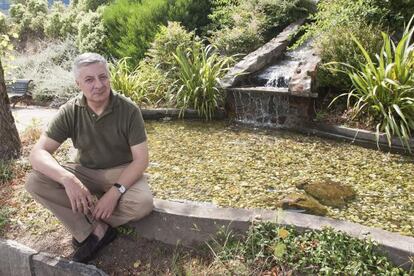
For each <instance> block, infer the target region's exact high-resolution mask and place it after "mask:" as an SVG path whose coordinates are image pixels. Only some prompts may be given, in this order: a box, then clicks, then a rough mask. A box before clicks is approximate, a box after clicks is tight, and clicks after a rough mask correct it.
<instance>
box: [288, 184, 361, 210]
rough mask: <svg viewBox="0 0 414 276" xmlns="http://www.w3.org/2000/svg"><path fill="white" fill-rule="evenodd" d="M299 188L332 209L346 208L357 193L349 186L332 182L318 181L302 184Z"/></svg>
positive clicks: (298, 185)
mask: <svg viewBox="0 0 414 276" xmlns="http://www.w3.org/2000/svg"><path fill="white" fill-rule="evenodd" d="M296 187H297V188H299V189H303V190H305V192H306V193H307V194H309V195H311V196H313V197H314V198H316V199H317V200H318V201H319V202H320V203H322V204H324V205H327V206H332V207H338V208H340V207H344V206H345V204H346V202H347V201H348V200H351V199H353V198H355V195H356V194H355V191H354V190H353V189H352V188H351V187H350V186H347V185H342V184H340V183H338V182H335V181H332V180H325V181H318V182H312V183H307V182H305V183H300V184H297V185H296Z"/></svg>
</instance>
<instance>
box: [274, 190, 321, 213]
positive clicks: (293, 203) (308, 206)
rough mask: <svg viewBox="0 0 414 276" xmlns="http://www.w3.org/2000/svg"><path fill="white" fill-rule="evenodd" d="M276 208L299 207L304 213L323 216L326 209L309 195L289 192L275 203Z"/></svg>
mask: <svg viewBox="0 0 414 276" xmlns="http://www.w3.org/2000/svg"><path fill="white" fill-rule="evenodd" d="M277 207H278V208H282V209H300V210H304V211H305V213H306V214H312V215H318V216H324V215H326V213H327V212H328V210H327V209H326V208H325V206H323V205H322V204H320V203H319V202H318V201H317V200H316V199H314V198H313V197H311V196H309V195H305V194H299V193H291V194H289V195H287V196H286V197H285V198H284V199H282V200H281V201H279V202H278V203H277Z"/></svg>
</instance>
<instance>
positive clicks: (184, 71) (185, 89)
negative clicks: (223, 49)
mask: <svg viewBox="0 0 414 276" xmlns="http://www.w3.org/2000/svg"><path fill="white" fill-rule="evenodd" d="M174 57H175V58H176V60H177V63H178V80H177V82H176V86H177V89H176V91H175V92H174V94H172V100H173V101H174V102H175V103H176V106H177V107H178V108H180V109H181V115H184V112H183V111H184V110H185V109H187V108H193V109H195V110H197V112H198V114H199V115H200V116H203V117H204V118H206V119H207V120H208V119H211V118H212V115H213V114H214V112H215V111H216V110H217V108H218V107H219V106H221V105H222V104H223V101H224V93H223V91H222V90H220V88H219V84H218V80H219V79H220V77H222V76H223V75H224V73H225V72H226V71H227V70H228V69H229V68H228V64H229V63H230V62H231V58H223V57H221V56H220V55H219V54H218V53H217V51H215V49H214V48H213V47H212V46H211V45H209V46H207V47H199V46H195V47H193V48H187V49H185V50H183V49H181V48H177V51H176V54H175V55H174Z"/></svg>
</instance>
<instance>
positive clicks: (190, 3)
mask: <svg viewBox="0 0 414 276" xmlns="http://www.w3.org/2000/svg"><path fill="white" fill-rule="evenodd" d="M210 13H211V3H210V0H176V1H175V3H174V5H172V6H171V8H170V10H169V14H168V20H170V21H178V22H181V23H182V24H183V25H184V26H185V27H186V28H187V29H188V30H192V31H196V32H197V33H199V34H200V31H201V30H203V29H204V28H205V26H207V25H208V24H210V19H209V18H208V15H209V14H210Z"/></svg>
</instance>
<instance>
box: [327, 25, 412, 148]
mask: <svg viewBox="0 0 414 276" xmlns="http://www.w3.org/2000/svg"><path fill="white" fill-rule="evenodd" d="M413 20H414V17H413V18H412V19H411V20H410V22H409V24H408V25H407V27H406V29H405V31H404V34H403V37H402V39H401V40H400V41H399V42H398V44H395V43H394V42H393V41H392V39H391V38H390V36H389V35H387V34H385V33H382V36H383V46H382V48H381V51H380V53H379V54H377V55H376V60H373V59H372V58H371V57H370V55H369V53H368V52H367V50H366V49H365V48H364V47H363V46H362V45H361V43H360V42H359V40H358V39H356V38H355V37H354V38H353V41H354V42H355V44H356V45H357V46H358V48H359V50H360V51H361V52H362V54H363V56H364V58H365V61H364V62H361V63H359V65H358V66H352V65H350V64H347V63H339V65H340V66H341V68H342V69H339V70H341V71H342V72H344V73H346V74H347V75H348V76H349V78H350V80H351V82H352V85H353V89H352V90H351V91H350V92H348V93H343V94H341V95H339V96H338V97H336V98H335V99H334V101H335V100H336V99H338V98H340V97H343V96H346V97H347V98H348V102H347V103H348V107H351V108H352V110H353V118H356V117H357V116H359V115H368V116H372V117H373V118H374V120H376V121H379V123H378V124H377V125H376V130H377V141H378V140H379V133H380V132H385V134H386V137H387V140H388V144H389V146H390V147H391V145H392V136H394V135H396V136H398V137H399V139H400V140H401V142H402V143H403V145H405V146H406V148H407V149H408V150H409V151H410V152H411V148H410V144H409V139H410V137H411V131H412V130H414V41H413V33H414V26H412V23H413ZM331 65H338V63H332V64H331ZM333 70H335V68H333Z"/></svg>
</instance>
